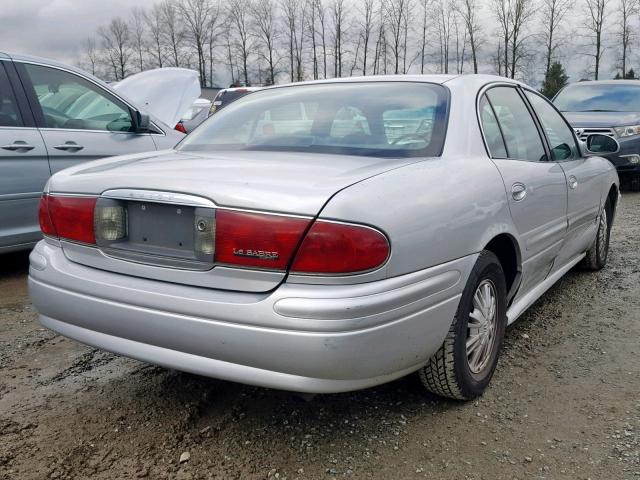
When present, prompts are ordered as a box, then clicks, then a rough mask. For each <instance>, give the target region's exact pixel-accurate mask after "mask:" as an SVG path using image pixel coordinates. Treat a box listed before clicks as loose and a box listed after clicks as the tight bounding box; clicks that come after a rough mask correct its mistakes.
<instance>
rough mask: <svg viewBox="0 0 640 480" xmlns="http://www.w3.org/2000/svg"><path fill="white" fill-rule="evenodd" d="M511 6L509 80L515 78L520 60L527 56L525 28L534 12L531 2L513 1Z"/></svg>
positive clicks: (530, 0)
mask: <svg viewBox="0 0 640 480" xmlns="http://www.w3.org/2000/svg"><path fill="white" fill-rule="evenodd" d="M511 6H512V15H511V19H512V22H513V23H512V25H511V78H515V75H516V71H517V69H518V67H519V66H520V62H521V60H522V59H524V58H525V57H527V56H528V52H527V51H526V50H525V42H526V41H527V39H528V35H527V32H526V28H527V26H528V24H529V22H530V21H531V19H532V18H533V15H534V13H535V10H534V5H533V0H513V1H512V3H511Z"/></svg>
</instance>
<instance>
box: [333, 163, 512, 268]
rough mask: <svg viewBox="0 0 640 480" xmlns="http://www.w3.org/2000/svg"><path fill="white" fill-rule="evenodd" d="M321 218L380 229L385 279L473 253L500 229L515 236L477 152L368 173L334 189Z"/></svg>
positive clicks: (499, 187)
mask: <svg viewBox="0 0 640 480" xmlns="http://www.w3.org/2000/svg"><path fill="white" fill-rule="evenodd" d="M320 216H321V217H323V218H329V219H335V220H342V221H351V222H360V223H365V224H369V225H371V226H374V227H376V228H379V229H381V230H383V231H384V232H385V233H386V235H387V236H388V238H389V241H390V243H391V256H390V258H389V260H388V262H387V264H386V266H385V269H384V273H385V275H386V276H388V277H393V276H397V275H403V274H406V273H409V272H414V271H417V270H422V269H425V268H428V267H431V266H434V265H439V264H441V263H444V262H447V261H450V260H453V259H457V258H461V257H464V256H467V255H470V254H473V253H476V252H479V251H481V250H482V249H483V248H484V247H485V246H486V245H487V243H489V241H490V240H491V239H492V238H493V237H495V236H496V235H498V234H500V233H509V234H511V235H512V236H514V237H517V235H516V231H515V228H514V227H513V224H512V221H511V216H510V213H509V208H508V203H507V201H506V194H505V189H504V185H503V182H502V178H501V177H500V174H499V172H498V170H497V169H496V167H495V166H494V165H493V163H492V162H491V161H490V160H489V159H488V158H487V157H482V156H479V157H466V156H465V157H456V158H451V157H439V158H432V159H426V160H424V161H421V162H418V163H414V164H411V165H408V166H405V167H403V168H399V169H396V170H392V171H390V172H387V173H385V174H382V175H378V176H376V177H372V178H369V179H368V180H365V181H362V182H360V183H358V184H356V185H353V186H351V187H349V188H347V189H344V190H342V191H341V192H339V193H337V194H336V195H335V196H334V197H333V198H332V199H331V200H330V201H329V202H328V204H327V205H326V206H325V208H324V209H323V210H322V212H321V215H320Z"/></svg>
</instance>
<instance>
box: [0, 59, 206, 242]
mask: <svg viewBox="0 0 640 480" xmlns="http://www.w3.org/2000/svg"><path fill="white" fill-rule="evenodd" d="M134 80H135V79H134ZM142 80H144V83H145V85H144V91H145V92H146V93H148V92H156V99H155V100H154V99H151V100H149V101H148V102H146V100H145V99H147V100H148V99H149V98H150V97H147V96H146V93H145V96H141V97H140V98H138V99H136V98H135V95H128V94H127V93H129V92H130V93H134V94H135V87H136V85H135V81H131V80H129V79H127V80H125V81H123V82H121V84H119V85H117V86H116V87H115V88H117V89H114V87H111V86H109V85H107V84H105V83H104V82H102V81H100V80H98V79H97V78H95V77H93V76H91V75H89V74H87V73H86V72H83V71H81V70H79V69H77V68H74V67H71V66H68V65H64V64H61V63H58V62H54V61H51V60H45V59H42V58H37V57H31V56H27V55H13V54H11V55H9V54H4V53H0V253H2V252H7V251H11V250H20V249H26V248H31V247H32V246H33V245H34V244H35V243H36V242H37V241H38V240H39V239H40V238H42V236H41V233H40V228H39V226H38V215H37V212H38V201H39V199H40V196H41V194H42V189H43V187H44V185H45V183H46V182H47V180H48V178H49V176H50V175H51V174H52V173H55V172H57V171H59V170H62V169H64V168H66V167H69V166H72V165H76V164H77V163H80V162H85V161H88V160H94V159H96V158H102V157H109V156H113V155H119V154H125V153H136V152H145V151H150V150H164V149H167V148H171V147H173V146H174V145H175V144H176V143H177V142H178V141H179V140H180V139H181V138H182V137H183V136H184V135H183V134H182V133H179V132H177V131H175V130H174V129H173V127H172V126H170V125H175V123H176V122H177V119H179V118H180V114H181V113H182V112H184V110H186V108H187V107H188V106H189V105H190V104H191V103H192V102H193V99H194V98H197V96H198V95H199V90H198V92H197V93H195V95H194V93H193V83H194V81H195V84H196V86H197V85H198V83H197V73H196V72H192V71H190V70H184V69H179V71H176V70H173V71H155V73H152V74H148V75H145V76H144V77H143V79H142ZM198 89H199V87H198ZM160 93H163V95H160ZM189 95H192V96H191V97H189ZM143 101H145V103H143ZM157 101H161V102H162V108H158V107H157V106H156V105H155V102H157ZM154 107H155V108H154ZM175 112H179V114H178V117H177V119H176V118H175V115H176V113H175ZM174 120H175V121H174ZM171 122H173V124H172V123H171Z"/></svg>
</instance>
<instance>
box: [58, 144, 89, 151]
mask: <svg viewBox="0 0 640 480" xmlns="http://www.w3.org/2000/svg"><path fill="white" fill-rule="evenodd" d="M53 148H55V149H56V150H66V151H68V152H79V151H80V150H82V149H83V148H84V147H83V146H82V145H78V144H77V143H76V142H65V143H63V144H62V145H56V146H55V147H53Z"/></svg>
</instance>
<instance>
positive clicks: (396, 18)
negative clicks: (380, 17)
mask: <svg viewBox="0 0 640 480" xmlns="http://www.w3.org/2000/svg"><path fill="white" fill-rule="evenodd" d="M408 7H409V0H386V1H385V3H384V10H385V16H386V19H387V25H388V28H389V34H390V37H391V48H392V49H393V61H394V73H396V74H397V73H400V57H401V55H402V51H403V44H404V35H403V34H404V30H403V26H404V25H405V16H406V15H408V14H409V12H408ZM402 73H406V72H402Z"/></svg>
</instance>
